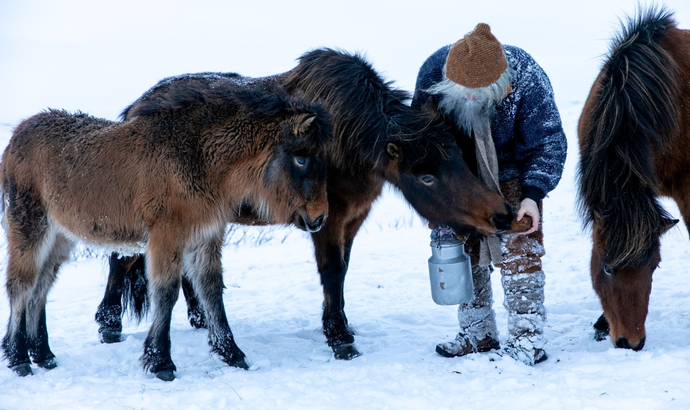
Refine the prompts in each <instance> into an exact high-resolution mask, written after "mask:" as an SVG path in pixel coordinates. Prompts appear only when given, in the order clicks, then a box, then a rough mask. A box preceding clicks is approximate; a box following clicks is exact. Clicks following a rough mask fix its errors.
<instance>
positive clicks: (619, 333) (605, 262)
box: [590, 217, 678, 351]
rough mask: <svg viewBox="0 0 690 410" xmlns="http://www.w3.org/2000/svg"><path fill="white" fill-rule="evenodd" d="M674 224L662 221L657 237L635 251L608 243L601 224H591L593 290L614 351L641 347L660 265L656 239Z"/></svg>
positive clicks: (674, 220) (643, 243)
mask: <svg viewBox="0 0 690 410" xmlns="http://www.w3.org/2000/svg"><path fill="white" fill-rule="evenodd" d="M677 223H678V220H677V219H669V218H665V217H662V219H661V226H660V227H659V228H658V229H656V230H655V232H656V234H653V235H651V237H648V238H640V239H639V240H640V243H639V247H637V250H635V249H634V247H632V248H631V247H629V246H626V248H620V249H619V248H617V247H616V246H615V244H612V243H611V241H612V240H615V237H612V236H611V235H609V234H608V232H607V229H605V227H604V226H603V224H602V223H601V222H599V223H597V222H595V223H594V224H593V228H592V238H593V247H592V257H591V260H590V273H591V276H592V287H593V288H594V291H595V292H596V293H597V295H598V296H599V299H600V301H601V306H602V308H603V309H604V316H605V318H606V320H607V322H608V325H609V335H610V337H611V341H612V342H613V344H614V345H615V346H616V347H620V348H626V349H633V350H636V351H637V350H641V349H642V348H643V347H644V343H645V338H646V331H645V321H646V319H647V311H648V306H649V295H650V294H651V292H652V275H653V273H654V271H655V270H656V268H657V266H658V265H659V262H661V252H660V241H659V238H660V236H661V235H663V234H664V233H666V232H667V231H668V230H669V229H671V228H672V227H673V226H675V224H677ZM627 245H630V244H627Z"/></svg>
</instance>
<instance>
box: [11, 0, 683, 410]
mask: <svg viewBox="0 0 690 410" xmlns="http://www.w3.org/2000/svg"><path fill="white" fill-rule="evenodd" d="M664 4H666V5H667V6H668V7H669V8H670V9H671V10H675V11H676V18H677V20H678V22H679V23H680V26H681V27H685V28H690V3H689V2H687V1H686V0H666V1H665V2H664ZM635 5H636V2H634V1H632V0H603V1H602V0H578V1H571V2H552V1H547V0H543V1H532V0H522V1H508V0H505V1H498V0H485V1H481V2H461V1H452V0H447V1H441V0H427V1H424V2H419V1H412V0H395V1H392V0H391V1H362V0H351V1H348V2H339V3H335V2H323V1H300V0H294V1H290V2H280V1H275V0H274V1H261V0H254V1H243V2H240V1H234V2H225V1H221V0H198V1H195V2H187V1H177V0H175V1H170V0H168V1H143V0H138V1H134V0H120V1H117V2H115V1H103V2H91V1H87V0H60V1H49V0H35V1H19V0H7V1H3V2H2V3H0V147H4V145H5V144H6V143H7V141H8V139H9V137H10V135H11V131H12V129H13V127H14V126H16V125H17V123H18V122H19V121H20V120H22V119H23V118H26V117H29V116H31V115H33V114H35V113H37V112H39V111H40V110H43V109H45V108H47V107H52V108H65V109H68V110H82V111H84V112H88V113H90V114H92V115H96V116H100V117H105V118H109V119H116V117H117V115H118V114H119V112H120V111H121V110H122V108H124V107H125V106H126V105H128V104H129V103H131V102H132V101H134V100H135V99H136V98H137V97H138V96H139V95H140V94H141V93H142V92H143V91H145V90H146V89H148V88H149V87H150V86H152V85H153V84H155V83H156V82H157V81H158V80H159V79H161V78H163V77H167V76H170V75H176V74H181V73H186V72H199V71H237V72H239V73H241V74H244V75H250V76H262V75H267V74H273V73H278V72H282V71H285V70H288V69H290V68H291V67H292V66H293V65H294V64H295V62H294V61H295V59H296V58H297V57H298V56H299V55H300V54H302V53H303V52H305V51H308V50H310V49H313V48H316V47H321V46H328V47H339V48H342V49H344V50H348V51H362V52H364V53H365V55H366V56H367V57H368V58H369V60H370V61H372V63H373V64H374V66H375V67H376V68H377V69H378V70H379V71H380V72H381V73H383V74H384V75H385V76H386V77H387V78H388V79H390V80H394V81H395V82H396V84H397V85H398V86H400V87H401V88H404V89H408V90H412V89H413V87H414V81H415V78H416V74H417V70H418V68H419V66H420V65H421V64H422V62H423V61H424V59H425V58H426V57H427V56H428V55H429V54H431V53H432V52H433V51H435V50H436V49H437V48H438V47H440V46H441V45H444V44H447V43H452V42H454V41H456V40H457V39H458V38H460V37H461V36H462V35H463V34H464V33H465V32H467V31H470V30H471V29H472V28H474V26H475V25H476V23H478V22H486V23H489V24H490V25H491V26H492V30H493V32H494V34H495V35H496V36H497V38H498V39H499V40H501V41H502V42H504V43H506V44H513V45H517V46H519V47H522V48H524V49H525V50H527V51H528V52H529V53H530V54H532V56H533V57H534V58H535V59H536V60H537V61H538V62H539V63H540V64H541V65H542V66H543V67H544V69H545V71H546V72H547V74H548V75H549V77H550V78H551V81H552V84H553V86H554V90H555V93H556V98H557V103H558V106H559V109H560V111H561V116H562V119H563V124H564V128H565V131H566V133H567V135H568V140H569V155H568V160H567V163H566V171H565V173H564V175H563V179H562V182H561V183H560V185H559V187H558V188H557V189H556V190H555V191H554V192H552V193H551V195H550V196H549V197H548V198H547V199H546V200H545V206H544V207H545V218H544V219H545V225H544V227H545V235H546V239H545V242H546V249H547V256H546V258H545V259H544V265H545V271H546V275H547V285H546V308H547V311H548V323H547V327H546V337H547V339H548V341H549V342H548V345H547V351H548V353H549V355H550V358H549V360H548V361H546V362H545V363H542V364H540V365H537V366H535V367H527V366H525V365H523V364H521V363H518V362H516V361H514V360H512V359H510V358H507V357H501V356H499V355H497V354H493V353H492V354H478V355H472V356H470V357H465V358H457V359H446V358H442V357H441V356H439V355H437V354H436V353H435V352H434V346H435V345H436V343H438V342H441V341H445V340H446V339H449V338H452V337H453V336H454V335H455V334H456V333H457V330H458V329H457V318H456V307H454V306H438V305H435V304H434V303H433V301H432V300H431V295H430V290H429V283H428V273H427V265H426V261H427V259H428V257H429V256H430V250H429V246H428V242H429V240H428V234H429V232H428V230H427V229H426V227H425V226H424V224H423V223H422V222H421V221H420V220H419V218H418V217H417V216H416V214H415V213H414V211H412V210H411V209H410V208H409V206H408V205H406V203H405V202H404V201H403V200H401V199H400V196H399V195H398V194H397V193H395V192H393V191H391V190H386V193H385V194H384V195H383V196H382V197H381V198H380V200H379V201H378V202H377V204H376V206H375V208H374V210H373V212H372V214H371V216H370V217H369V219H368V220H367V222H366V224H365V226H364V227H363V229H362V230H361V231H360V233H359V235H358V237H357V238H356V240H355V243H354V248H353V251H352V260H351V266H350V270H349V272H348V275H347V280H346V282H345V296H346V301H347V306H346V312H347V314H348V318H349V320H350V323H351V325H352V326H353V328H354V330H355V331H356V338H357V346H358V348H359V350H360V351H362V353H363V355H362V356H361V357H359V358H356V359H354V360H352V361H336V360H334V359H333V358H332V355H331V352H330V349H329V348H328V346H327V345H326V344H325V338H324V336H323V334H322V333H321V330H320V315H321V302H322V293H321V287H320V285H319V280H318V275H317V272H316V268H315V264H314V260H313V259H314V258H313V255H312V246H311V243H310V241H309V240H308V238H307V237H306V236H305V235H304V234H302V233H301V232H299V231H297V230H295V229H287V228H286V229H275V228H272V229H268V228H263V229H261V228H257V229H251V230H248V231H246V232H244V234H246V235H248V237H247V238H246V239H247V240H245V241H243V243H242V245H241V246H237V245H233V244H229V245H228V246H227V247H226V249H225V252H224V258H223V261H224V266H225V270H226V273H225V283H226V285H227V287H228V288H227V290H226V291H225V304H226V308H227V312H228V316H229V320H230V324H231V326H232V329H233V332H234V333H235V335H236V338H237V341H238V344H239V346H240V347H241V348H242V349H243V350H244V352H245V353H246V354H247V356H248V360H249V362H250V365H251V368H250V369H249V371H244V370H239V369H235V368H229V367H227V366H226V365H225V364H223V363H222V362H221V361H220V360H219V359H218V358H217V357H215V356H213V355H211V354H210V353H209V349H208V346H207V343H206V332H205V331H203V330H194V329H192V328H190V326H189V325H188V322H187V320H186V311H185V308H184V304H183V303H178V305H177V306H176V308H175V311H174V316H173V321H172V343H173V345H172V356H173V360H174V361H175V363H176V364H177V367H178V371H177V379H176V380H175V381H173V382H172V383H165V382H162V381H160V380H158V379H155V378H154V377H153V376H151V375H149V374H146V373H144V372H143V371H142V370H141V368H140V366H139V364H138V358H139V356H140V355H141V351H142V343H143V340H144V338H145V335H146V332H147V331H148V323H146V322H145V323H142V324H140V325H139V326H137V325H136V324H134V323H132V322H129V321H125V329H124V334H125V337H126V340H125V341H124V342H123V343H120V344H116V345H103V344H100V343H99V341H98V336H97V326H96V323H95V322H94V320H93V316H94V313H95V311H96V307H97V305H98V303H99V301H100V299H101V297H102V294H103V291H104V287H105V280H106V275H107V270H106V266H105V264H104V261H103V260H101V259H97V258H95V259H94V258H92V259H81V260H78V261H75V262H72V263H69V264H68V265H67V266H65V267H64V268H63V269H62V272H61V276H60V278H59V280H58V282H57V284H56V286H55V287H54V288H53V290H52V292H51V293H50V295H49V303H48V328H49V332H50V337H51V345H52V349H53V351H54V352H55V354H56V355H57V359H58V363H59V366H58V367H57V368H56V369H54V370H52V371H49V372H46V371H43V370H41V369H35V373H36V374H35V375H34V376H33V377H27V378H18V377H16V376H15V375H14V374H13V373H12V372H11V371H10V370H9V369H8V368H6V367H5V366H6V362H5V361H2V362H0V409H3V410H4V409H38V408H42V409H82V408H83V409H90V408H99V409H122V408H132V409H141V408H143V409H171V408H175V409H211V408H229V409H265V408H271V409H274V408H279V409H283V408H284V409H305V408H306V409H326V408H327V409H420V408H425V409H456V408H465V409H494V408H500V409H528V408H529V409H534V408H539V409H578V410H579V409H606V408H626V409H638V408H640V409H641V408H644V409H687V408H690V316H689V314H690V310H689V309H688V306H690V287H688V286H687V285H683V283H686V277H687V275H688V273H689V272H688V271H689V270H690V269H689V268H688V262H690V243H689V242H688V232H687V231H686V229H685V228H684V227H678V228H675V229H673V230H672V231H671V232H669V233H668V234H667V235H666V236H665V237H664V238H663V244H662V258H663V261H662V263H661V267H660V269H659V270H657V272H656V274H655V278H654V279H655V280H654V289H653V291H652V296H651V302H650V311H649V316H648V319H647V342H646V345H645V348H644V350H643V351H641V352H632V351H629V350H620V349H614V348H613V346H612V344H611V343H610V342H608V341H605V342H595V341H593V340H592V328H591V325H592V323H593V322H594V321H595V320H596V319H597V317H598V316H599V314H600V312H601V311H600V306H599V301H598V299H597V297H596V295H595V294H594V292H593V291H592V288H591V284H590V279H589V272H588V263H589V262H588V261H589V249H590V241H589V237H588V234H587V233H583V232H582V230H581V225H580V222H579V220H578V217H577V215H576V213H575V210H574V207H573V204H574V201H575V188H574V170H575V166H576V163H577V135H576V124H577V120H578V117H579V113H580V111H581V109H582V103H583V101H584V99H585V97H586V95H587V93H588V91H589V87H590V86H591V83H592V81H593V79H594V77H595V75H596V73H597V72H598V68H599V66H600V64H601V56H602V55H603V54H604V53H605V52H606V51H607V49H608V43H609V39H610V37H611V35H612V33H613V32H614V30H616V29H617V27H618V23H617V19H618V18H619V17H622V16H623V15H624V14H625V13H631V12H632V11H633V10H634V8H635ZM665 204H666V205H667V208H668V210H669V211H670V212H671V214H673V215H674V216H675V217H679V216H680V215H679V212H678V210H677V207H676V206H675V204H674V203H672V202H665ZM241 234H242V232H237V233H236V235H237V236H232V237H231V238H229V242H233V243H235V242H237V239H239V237H240V236H239V235H241ZM3 241H4V240H3ZM255 242H262V243H261V244H260V245H256V244H255ZM3 244H4V242H3ZM5 255H6V253H5V252H4V251H3V253H2V258H1V259H2V265H3V266H2V267H3V269H2V272H1V273H0V281H1V282H3V283H4V277H5V272H4V264H5V261H6V256H5ZM492 281H493V287H494V300H495V303H494V306H495V308H496V313H497V320H498V325H499V330H500V331H502V334H501V338H502V339H505V337H506V320H507V317H506V313H505V310H504V309H503V307H502V302H503V294H502V293H503V292H502V288H501V285H500V275H499V274H498V273H495V274H494V275H493V277H492ZM8 316H9V306H8V304H7V300H6V298H5V297H2V298H0V324H2V326H3V328H2V329H1V330H0V332H2V334H4V332H5V328H4V326H5V323H7V319H8Z"/></svg>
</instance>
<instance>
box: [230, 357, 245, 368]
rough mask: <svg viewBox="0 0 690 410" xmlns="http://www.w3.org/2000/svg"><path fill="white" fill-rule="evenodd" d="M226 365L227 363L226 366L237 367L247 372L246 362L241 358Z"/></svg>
mask: <svg viewBox="0 0 690 410" xmlns="http://www.w3.org/2000/svg"><path fill="white" fill-rule="evenodd" d="M227 363H228V366H232V367H237V368H240V369H244V370H249V365H248V364H247V361H246V360H244V358H242V359H240V360H235V361H232V362H227Z"/></svg>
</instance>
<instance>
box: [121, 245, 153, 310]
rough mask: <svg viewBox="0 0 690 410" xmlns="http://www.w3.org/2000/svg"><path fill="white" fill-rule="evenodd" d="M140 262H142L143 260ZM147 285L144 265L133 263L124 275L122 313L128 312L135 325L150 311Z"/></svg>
mask: <svg viewBox="0 0 690 410" xmlns="http://www.w3.org/2000/svg"><path fill="white" fill-rule="evenodd" d="M140 260H142V262H143V258H140ZM148 284H149V281H148V279H147V278H146V268H145V265H144V264H143V263H141V264H139V263H134V264H133V265H132V267H131V268H130V269H129V270H128V271H127V273H126V274H125V279H124V283H123V285H122V312H123V313H124V312H127V311H129V316H130V317H131V318H134V319H135V320H136V322H137V323H140V322H141V320H142V318H144V317H145V316H146V315H147V314H148V312H149V310H150V309H151V302H150V300H149V296H148Z"/></svg>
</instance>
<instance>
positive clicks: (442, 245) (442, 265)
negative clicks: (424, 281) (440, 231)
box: [429, 235, 474, 305]
mask: <svg viewBox="0 0 690 410" xmlns="http://www.w3.org/2000/svg"><path fill="white" fill-rule="evenodd" d="M430 245H431V257H430V258H429V279H430V281H431V297H432V299H433V300H434V302H436V303H437V304H439V305H459V304H461V303H468V302H470V301H471V300H472V298H473V297H474V285H473V283H472V266H471V264H470V257H469V256H468V255H467V254H466V253H465V243H464V242H462V241H460V240H459V239H457V238H456V237H455V236H454V235H439V236H438V237H436V238H433V239H432V240H431V244H430Z"/></svg>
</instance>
